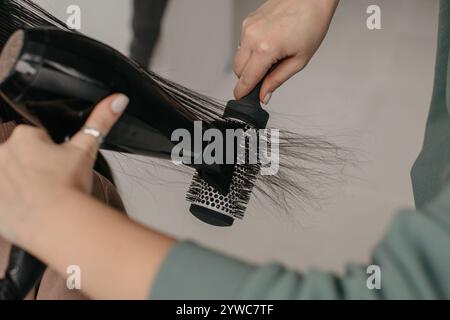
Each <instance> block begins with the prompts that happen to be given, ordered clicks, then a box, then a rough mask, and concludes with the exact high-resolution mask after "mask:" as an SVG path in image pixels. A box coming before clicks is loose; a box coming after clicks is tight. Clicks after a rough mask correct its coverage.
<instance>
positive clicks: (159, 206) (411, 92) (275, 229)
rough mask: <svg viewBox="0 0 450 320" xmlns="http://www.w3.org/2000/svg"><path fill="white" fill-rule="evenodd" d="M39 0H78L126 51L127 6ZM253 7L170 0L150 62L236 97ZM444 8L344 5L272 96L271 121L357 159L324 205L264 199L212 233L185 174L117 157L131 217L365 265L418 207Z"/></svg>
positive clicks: (230, 241) (306, 259)
mask: <svg viewBox="0 0 450 320" xmlns="http://www.w3.org/2000/svg"><path fill="white" fill-rule="evenodd" d="M41 2H43V3H45V4H46V5H49V6H50V7H52V8H53V9H54V10H56V11H55V12H59V14H61V13H64V11H63V8H64V5H65V4H67V3H80V5H81V6H82V9H83V13H84V14H85V16H84V20H83V21H84V22H83V25H84V30H83V31H84V32H86V33H88V34H91V35H93V36H95V37H97V38H100V39H103V40H105V41H107V42H108V43H111V44H113V45H114V46H115V47H117V48H119V49H121V50H126V48H127V44H128V41H129V32H128V27H127V26H128V21H127V19H128V18H129V15H130V6H129V3H128V1H125V0H84V1H82V0H70V1H66V0H58V1H56V0H53V1H51V0H45V1H44V0H42V1H41ZM369 4H379V5H380V6H381V8H382V14H383V15H382V18H383V20H382V21H383V30H380V31H368V30H367V28H366V27H365V19H366V13H365V10H366V8H367V6H368V5H369ZM252 5H253V1H248V2H247V1H246V2H244V1H231V0H172V4H171V5H170V7H169V12H168V14H167V19H166V22H165V26H164V32H163V39H162V42H161V47H160V48H159V49H158V53H157V57H156V60H155V64H154V68H155V69H156V70H158V71H160V72H161V73H163V74H164V75H167V76H169V77H170V78H172V79H174V80H177V81H179V82H181V83H183V84H186V85H188V86H191V87H193V88H196V89H198V90H200V91H202V92H205V93H207V94H210V95H214V96H216V97H221V98H223V99H227V98H230V97H231V93H232V89H233V85H234V81H235V80H234V76H233V75H232V74H231V72H230V71H229V69H227V67H228V68H229V65H230V61H231V55H230V52H232V51H233V50H234V49H235V48H236V45H237V39H236V36H235V35H236V33H237V32H238V31H237V30H238V28H239V26H240V22H239V26H237V24H238V21H240V20H241V18H237V15H235V12H237V13H239V15H240V16H244V15H245V14H244V13H246V12H247V11H251V10H252V8H251V7H252ZM244 7H245V8H244ZM437 12H438V1H437V0H371V1H368V0H342V1H341V5H340V8H339V9H338V12H337V14H336V18H335V20H334V22H333V24H332V28H331V30H330V34H329V36H328V37H327V39H326V41H325V43H324V45H323V46H322V48H321V50H320V51H319V52H318V54H317V56H316V57H315V58H314V59H313V61H312V62H311V63H310V65H309V66H308V68H307V69H306V70H304V71H303V72H302V73H301V74H300V75H298V76H297V77H296V78H295V79H293V80H292V81H290V82H289V83H288V84H286V85H285V86H284V87H283V88H282V89H281V90H280V91H279V92H277V93H276V95H275V96H274V98H273V100H272V102H271V104H270V107H269V109H270V111H271V112H272V114H273V115H274V117H273V118H274V119H275V120H276V121H277V122H276V121H275V122H273V123H278V126H281V127H287V126H289V127H291V128H292V127H293V128H295V129H296V130H297V131H300V132H302V133H306V134H308V133H317V132H319V133H322V134H327V135H328V136H330V139H332V140H333V141H337V142H338V143H340V144H342V145H344V146H346V147H349V148H351V149H352V150H354V152H355V154H356V155H357V158H358V159H359V162H358V166H357V167H354V168H350V169H349V172H347V174H348V179H347V182H346V183H336V184H334V185H330V186H328V190H327V191H328V192H327V193H326V201H323V202H322V203H321V206H320V207H313V208H307V210H303V209H301V208H298V209H297V210H295V212H294V211H293V212H291V216H292V217H293V218H289V217H287V216H285V215H284V214H283V213H280V212H265V211H264V210H262V209H261V208H264V207H265V204H264V202H263V203H262V205H260V206H254V203H253V205H252V206H251V207H250V208H249V210H248V213H247V217H246V219H245V220H244V221H242V222H240V223H237V224H236V226H234V227H233V228H231V229H215V228H211V227H209V226H206V225H204V224H202V223H200V222H198V221H196V220H195V219H194V218H192V217H191V216H190V214H189V213H188V211H187V209H188V204H187V203H186V202H185V201H184V195H185V191H186V189H187V185H188V183H189V180H190V179H189V177H180V176H179V175H178V174H175V173H173V172H170V171H165V170H162V169H160V167H159V166H153V165H150V164H146V163H145V161H144V163H142V162H136V161H131V160H130V159H128V158H127V159H124V158H121V157H118V156H116V155H112V156H110V157H111V158H112V159H113V162H114V166H115V167H116V173H117V175H118V177H119V180H120V185H121V190H122V194H123V196H124V199H125V201H126V203H127V206H128V208H129V210H130V213H131V214H132V215H133V216H134V217H136V218H137V219H139V220H141V221H144V222H146V223H148V224H151V225H153V226H156V227H157V228H160V229H161V230H164V231H167V232H170V233H172V234H174V235H177V236H179V237H182V238H190V239H196V240H197V241H199V242H201V243H204V244H207V245H208V246H210V247H213V248H216V249H219V250H221V251H224V252H227V253H230V254H233V255H236V256H239V257H242V258H245V259H247V260H249V261H254V262H264V261H269V260H279V261H282V262H284V263H286V264H288V265H290V266H293V267H295V268H306V267H310V266H316V267H321V268H327V269H332V270H342V267H343V266H344V264H345V263H346V262H348V261H349V260H352V261H357V262H364V261H366V260H367V259H368V256H369V255H368V254H369V251H370V249H371V248H372V247H373V246H374V244H375V243H376V242H377V241H378V239H380V237H381V236H382V235H383V233H384V232H385V229H386V227H387V225H388V223H389V221H390V220H391V218H392V216H393V214H394V213H395V211H396V210H398V209H399V208H401V207H405V206H412V205H413V198H412V194H411V186H410V178H409V170H410V167H411V165H412V163H413V161H414V159H415V157H416V155H417V153H418V152H419V150H420V145H421V142H422V137H423V130H424V124H425V119H426V114H427V109H428V105H429V102H430V98H431V88H432V76H433V66H434V55H435V42H436V19H437ZM279 113H282V114H281V115H280V114H279ZM117 158H119V160H120V164H119V163H118V162H117V161H114V159H116V160H117ZM167 180H169V181H175V182H176V181H178V182H181V183H179V184H175V185H174V184H168V183H167Z"/></svg>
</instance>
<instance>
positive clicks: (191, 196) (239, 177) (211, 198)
mask: <svg viewBox="0 0 450 320" xmlns="http://www.w3.org/2000/svg"><path fill="white" fill-rule="evenodd" d="M226 121H227V122H235V123H236V121H231V120H226ZM240 124H241V125H242V123H240ZM250 128H251V127H250V126H248V125H245V128H244V130H245V131H246V130H248V129H250ZM242 143H244V144H245V145H243V146H242V147H244V148H245V151H246V153H245V154H246V155H248V151H249V146H248V142H247V141H246V140H245V139H244V140H243V141H242ZM245 160H246V161H244V163H243V164H240V163H239V164H236V165H235V168H234V173H233V178H232V181H231V186H230V191H229V192H228V194H226V195H222V194H221V193H220V192H218V191H217V190H216V189H214V188H213V187H212V186H210V185H209V184H208V183H207V182H206V181H204V180H203V179H202V178H201V177H200V175H199V174H198V173H195V175H194V178H193V180H192V183H191V185H190V187H189V190H188V192H187V196H186V199H187V200H188V201H189V202H191V203H192V204H195V205H197V206H200V207H204V208H208V209H211V210H213V211H215V212H218V213H220V214H224V215H226V216H230V217H232V218H234V219H242V218H243V217H244V214H245V211H246V209H247V206H248V203H249V202H250V198H251V195H252V193H253V188H254V187H255V184H256V182H257V179H258V175H259V174H260V171H261V164H260V163H259V161H258V163H257V164H250V163H248V159H245Z"/></svg>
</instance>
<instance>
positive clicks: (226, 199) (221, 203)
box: [186, 83, 269, 227]
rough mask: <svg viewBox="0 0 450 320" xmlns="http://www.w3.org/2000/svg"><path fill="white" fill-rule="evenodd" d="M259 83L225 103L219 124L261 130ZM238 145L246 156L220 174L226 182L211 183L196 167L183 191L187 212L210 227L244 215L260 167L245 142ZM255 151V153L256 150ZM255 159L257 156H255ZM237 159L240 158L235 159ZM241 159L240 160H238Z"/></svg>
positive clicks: (263, 125) (265, 115)
mask: <svg viewBox="0 0 450 320" xmlns="http://www.w3.org/2000/svg"><path fill="white" fill-rule="evenodd" d="M261 85H262V83H260V84H258V85H257V86H256V88H255V89H254V90H253V91H252V92H251V93H250V94H249V95H248V96H246V97H244V98H242V99H240V100H231V101H229V102H228V104H227V106H226V108H225V112H224V115H223V122H225V123H224V124H223V125H224V126H225V127H228V128H234V129H242V130H243V131H244V132H248V130H250V129H253V130H256V132H258V130H260V129H265V128H266V125H267V122H268V121H269V114H268V113H267V112H266V111H265V110H263V108H262V107H261V103H260V99H259V96H260V92H261ZM239 143H240V147H241V148H243V149H244V150H245V154H246V155H247V156H246V159H239V158H236V160H235V164H234V165H231V167H230V168H229V170H222V171H221V172H222V174H223V172H227V171H228V172H230V175H229V177H226V176H223V177H222V180H223V181H228V183H226V186H225V187H224V186H223V184H222V185H220V186H217V185H212V184H211V180H212V179H208V178H209V177H208V176H207V174H206V173H205V172H204V171H202V170H197V172H196V174H195V175H194V178H193V181H192V183H191V185H190V188H189V190H188V193H187V197H186V198H187V200H188V201H190V202H191V203H192V204H191V207H190V211H191V213H192V214H193V215H194V216H195V217H197V218H198V219H200V220H202V221H203V222H206V223H208V224H211V225H214V226H221V227H227V226H231V225H233V222H234V220H235V219H242V218H243V217H244V214H245V211H246V208H247V205H248V203H249V201H250V197H251V194H252V191H253V188H254V186H255V184H256V181H257V179H258V175H259V174H260V170H261V162H260V161H259V159H258V161H257V163H250V161H248V160H249V159H248V158H249V157H248V154H249V149H250V148H249V142H248V141H247V140H246V139H241V141H240V142H239ZM258 153H259V152H258ZM258 158H259V155H258ZM238 160H241V161H238ZM242 160H244V161H242Z"/></svg>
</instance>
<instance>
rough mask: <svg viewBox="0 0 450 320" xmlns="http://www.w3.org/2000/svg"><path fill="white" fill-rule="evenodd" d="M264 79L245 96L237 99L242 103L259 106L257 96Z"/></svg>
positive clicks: (259, 102)
mask: <svg viewBox="0 0 450 320" xmlns="http://www.w3.org/2000/svg"><path fill="white" fill-rule="evenodd" d="M263 82H264V79H263V80H262V81H261V82H260V83H258V84H257V85H256V87H255V88H254V89H253V90H252V91H251V92H250V93H249V94H248V95H246V96H245V97H243V98H242V99H240V100H239V101H240V102H242V103H246V104H249V105H254V106H255V107H260V108H261V100H260V99H259V96H260V94H261V88H262V85H263Z"/></svg>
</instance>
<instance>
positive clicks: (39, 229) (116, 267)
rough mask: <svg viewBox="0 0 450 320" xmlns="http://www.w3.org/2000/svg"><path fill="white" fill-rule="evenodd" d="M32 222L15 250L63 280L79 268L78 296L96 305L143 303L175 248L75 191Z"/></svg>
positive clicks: (164, 237)
mask: <svg viewBox="0 0 450 320" xmlns="http://www.w3.org/2000/svg"><path fill="white" fill-rule="evenodd" d="M32 217H35V218H32V219H33V220H30V221H28V222H26V226H25V227H24V228H22V229H23V231H22V232H21V234H20V235H19V237H18V242H20V243H19V244H20V245H21V246H22V247H23V248H25V249H26V250H28V251H30V252H31V253H33V254H34V255H36V256H37V257H38V258H40V259H42V260H43V261H44V262H46V263H47V264H48V265H49V266H51V267H52V268H53V269H55V270H56V271H57V272H59V273H61V274H62V275H67V274H66V270H67V267H68V266H71V265H77V266H79V267H80V269H81V286H82V290H83V291H84V292H85V293H86V294H87V295H89V296H90V297H92V298H94V299H145V298H147V297H148V295H149V289H150V288H151V286H152V284H153V281H154V279H155V277H156V274H157V273H158V271H159V268H160V266H161V264H162V262H163V261H164V259H165V257H166V255H167V254H168V252H169V250H170V248H171V247H172V246H173V244H174V243H175V241H174V240H173V239H170V238H168V237H166V236H164V235H162V234H160V233H158V232H154V231H150V230H148V229H146V228H144V227H142V226H140V225H138V224H137V223H134V222H132V221H131V220H129V219H128V218H126V217H124V216H123V215H120V214H118V213H117V212H116V211H114V210H113V209H111V208H109V207H107V206H105V205H103V204H102V203H100V202H97V201H96V200H94V199H92V198H90V197H88V196H85V195H83V194H81V193H79V192H76V191H64V192H62V193H61V195H60V197H59V198H58V199H55V201H54V202H53V203H51V204H49V205H48V207H47V208H45V212H44V211H43V210H41V212H40V213H38V214H33V215H32Z"/></svg>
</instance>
